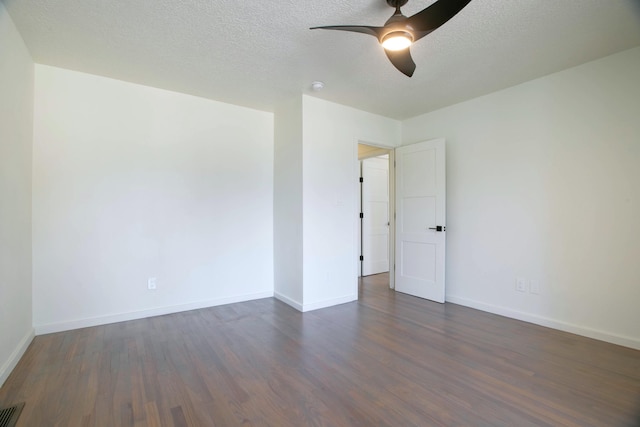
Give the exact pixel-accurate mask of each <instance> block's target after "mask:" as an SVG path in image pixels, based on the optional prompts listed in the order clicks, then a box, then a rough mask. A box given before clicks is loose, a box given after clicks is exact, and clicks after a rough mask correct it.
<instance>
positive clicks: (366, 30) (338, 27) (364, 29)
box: [309, 25, 383, 38]
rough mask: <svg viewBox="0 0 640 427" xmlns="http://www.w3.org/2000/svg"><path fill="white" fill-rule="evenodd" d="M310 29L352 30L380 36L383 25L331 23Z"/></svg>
mask: <svg viewBox="0 0 640 427" xmlns="http://www.w3.org/2000/svg"><path fill="white" fill-rule="evenodd" d="M309 29H310V30H340V31H351V32H352V33H362V34H369V35H370V36H374V37H376V38H379V37H380V32H381V31H382V30H383V27H368V26H366V25H329V26H325V27H311V28H309Z"/></svg>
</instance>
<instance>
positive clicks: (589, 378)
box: [0, 274, 640, 427]
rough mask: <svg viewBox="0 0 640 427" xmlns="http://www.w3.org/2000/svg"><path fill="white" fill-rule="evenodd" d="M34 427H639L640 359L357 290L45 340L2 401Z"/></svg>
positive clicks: (383, 284)
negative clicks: (327, 301) (333, 302)
mask: <svg viewBox="0 0 640 427" xmlns="http://www.w3.org/2000/svg"><path fill="white" fill-rule="evenodd" d="M20 401H24V402H26V405H25V407H24V410H23V413H22V415H21V417H20V420H19V422H18V427H27V426H37V427H40V426H64V427H71V426H83V427H86V426H107V427H112V426H169V427H171V426H176V427H184V426H225V427H226V426H278V427H281V426H282V427H288V426H291V427H300V426H394V427H397V426H403V427H404V426H474V427H475V426H517V427H526V426H607V427H615V426H630V427H640V418H639V416H640V351H637V350H633V349H629V348H624V347H620V346H616V345H612V344H608V343H603V342H600V341H595V340H591V339H588V338H584V337H580V336H576V335H572V334H567V333H564V332H560V331H556V330H551V329H548V328H543V327H540V326H537V325H532V324H527V323H525V322H520V321H516V320H512V319H506V318H503V317H500V316H496V315H493V314H490V313H484V312H480V311H477V310H473V309H470V308H466V307H461V306H457V305H454V304H437V303H432V302H429V301H425V300H421V299H418V298H414V297H411V296H408V295H404V294H400V293H396V292H394V291H391V290H389V289H388V277H387V276H386V275H384V274H383V275H376V276H370V277H367V278H365V279H364V280H362V281H361V284H360V299H359V301H358V302H354V303H349V304H343V305H339V306H335V307H331V308H327V309H322V310H317V311H312V312H308V313H304V314H303V313H300V312H298V311H296V310H294V309H292V308H291V307H289V306H287V305H285V304H283V303H282V302H280V301H277V300H275V299H263V300H258V301H250V302H246V303H240V304H230V305H226V306H220V307H213V308H209V309H202V310H194V311H189V312H184V313H177V314H172V315H167V316H159V317H153V318H148V319H142V320H136V321H130V322H122V323H116V324H111V325H104V326H99V327H94V328H85V329H80V330H75V331H69V332H64V333H58V334H49V335H42V336H38V337H36V338H35V339H34V341H33V342H32V344H31V345H30V347H29V348H28V349H27V351H26V353H25V355H24V357H23V358H22V360H21V361H20V362H19V364H18V366H17V367H16V369H15V370H14V371H13V372H12V374H11V375H10V377H9V379H8V380H7V381H6V383H5V384H4V386H3V387H2V388H1V389H0V404H1V405H2V406H9V405H11V404H13V403H16V402H20Z"/></svg>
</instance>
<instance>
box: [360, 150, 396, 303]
mask: <svg viewBox="0 0 640 427" xmlns="http://www.w3.org/2000/svg"><path fill="white" fill-rule="evenodd" d="M358 144H364V145H369V146H372V147H377V148H382V149H385V150H389V153H388V154H389V287H390V288H391V289H395V275H396V269H395V259H396V256H395V241H396V231H395V230H396V219H395V215H394V212H395V206H396V199H395V195H396V193H395V188H396V176H395V175H396V174H395V148H396V147H394V146H392V145H386V144H383V143H378V142H370V141H363V140H359V139H357V140H355V143H354V145H353V150H354V151H353V152H354V159H355V161H354V174H353V182H354V185H355V187H354V188H355V193H354V201H355V202H354V205H353V206H354V207H355V212H354V214H353V218H354V223H353V224H354V227H353V240H354V243H355V245H354V248H355V250H354V251H355V253H354V256H353V259H354V260H356V264H354V265H359V261H357V260H358V259H359V256H360V253H359V249H360V242H359V241H358V230H359V228H360V202H359V196H358V195H359V194H360V179H359V178H360V160H359V159H358ZM358 271H359V270H358V269H357V268H356V272H355V276H354V277H355V294H356V295H358V277H359V273H358Z"/></svg>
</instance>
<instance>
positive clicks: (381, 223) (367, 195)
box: [362, 155, 389, 276]
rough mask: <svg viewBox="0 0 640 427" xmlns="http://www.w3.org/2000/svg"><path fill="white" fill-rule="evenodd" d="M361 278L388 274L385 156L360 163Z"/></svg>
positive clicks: (387, 208)
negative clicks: (361, 214)
mask: <svg viewBox="0 0 640 427" xmlns="http://www.w3.org/2000/svg"><path fill="white" fill-rule="evenodd" d="M362 178H363V182H362V213H363V214H364V218H363V219H362V256H363V258H364V259H363V261H362V275H363V276H368V275H370V274H378V273H383V272H386V271H389V156H388V155H387V156H382V157H374V158H371V159H365V160H363V161H362Z"/></svg>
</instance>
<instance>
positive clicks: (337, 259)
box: [302, 95, 400, 311]
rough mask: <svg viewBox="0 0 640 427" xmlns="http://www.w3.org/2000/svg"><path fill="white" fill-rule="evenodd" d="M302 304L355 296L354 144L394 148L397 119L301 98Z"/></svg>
mask: <svg viewBox="0 0 640 427" xmlns="http://www.w3.org/2000/svg"><path fill="white" fill-rule="evenodd" d="M302 104H303V140H304V142H303V154H302V158H303V199H304V200H303V235H304V239H303V258H304V260H303V265H304V267H303V269H304V271H303V276H304V308H303V310H305V311H307V310H313V309H316V308H322V307H326V306H330V305H334V304H339V303H343V302H348V301H353V300H355V299H357V297H358V288H357V277H358V271H357V269H356V266H357V263H356V262H355V260H356V256H357V252H358V251H357V248H356V233H355V232H356V224H357V222H358V221H359V220H358V218H357V214H356V212H358V211H359V210H358V207H357V194H356V189H357V177H358V172H357V169H358V161H357V143H358V142H364V143H367V142H368V143H374V144H376V145H386V146H391V147H393V146H396V145H397V144H398V143H399V141H400V122H399V121H397V120H393V119H389V118H386V117H382V116H377V115H374V114H371V113H367V112H364V111H360V110H356V109H353V108H350V107H345V106H342V105H339V104H334V103H331V102H328V101H324V100H321V99H317V98H313V97H310V96H306V95H305V96H303V99H302Z"/></svg>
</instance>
